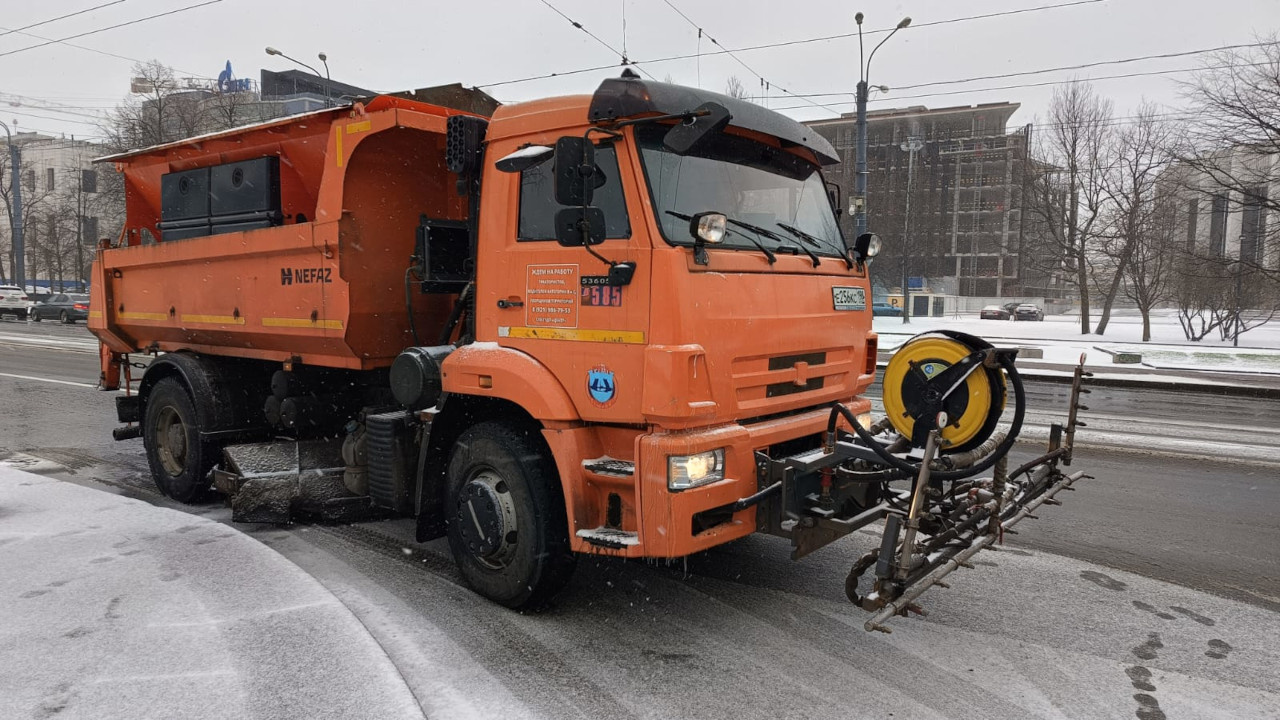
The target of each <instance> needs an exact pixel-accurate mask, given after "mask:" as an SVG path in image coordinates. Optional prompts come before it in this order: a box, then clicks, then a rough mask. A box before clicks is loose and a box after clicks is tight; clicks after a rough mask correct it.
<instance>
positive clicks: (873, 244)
mask: <svg viewBox="0 0 1280 720" xmlns="http://www.w3.org/2000/svg"><path fill="white" fill-rule="evenodd" d="M879 254H880V236H879V235H872V236H871V240H870V241H869V242H867V257H869V258H873V257H875V256H877V255H879Z"/></svg>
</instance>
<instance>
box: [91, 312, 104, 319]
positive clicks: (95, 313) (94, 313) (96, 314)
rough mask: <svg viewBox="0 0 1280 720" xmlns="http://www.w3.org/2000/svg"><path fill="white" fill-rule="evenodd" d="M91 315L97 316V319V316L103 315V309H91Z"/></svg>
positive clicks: (92, 316)
mask: <svg viewBox="0 0 1280 720" xmlns="http://www.w3.org/2000/svg"><path fill="white" fill-rule="evenodd" d="M89 317H91V318H95V319H96V318H100V317H102V311H101V310H90V311H89Z"/></svg>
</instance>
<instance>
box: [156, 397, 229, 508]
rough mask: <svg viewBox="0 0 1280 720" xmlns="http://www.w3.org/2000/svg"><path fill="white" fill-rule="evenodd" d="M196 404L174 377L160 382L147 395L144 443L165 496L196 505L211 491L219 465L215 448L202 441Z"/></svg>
mask: <svg viewBox="0 0 1280 720" xmlns="http://www.w3.org/2000/svg"><path fill="white" fill-rule="evenodd" d="M197 418H198V415H197V414H196V407H195V404H194V403H193V402H192V400H191V396H190V395H189V394H188V393H187V389H186V387H184V386H183V385H182V383H181V382H180V381H179V380H178V379H177V378H174V377H167V378H163V379H161V380H160V381H159V382H157V383H156V384H155V387H153V388H151V394H150V395H148V396H147V408H146V415H145V417H144V418H143V426H142V444H143V446H144V447H145V448H146V451H147V464H148V465H150V466H151V477H152V479H154V480H155V483H156V487H157V488H159V489H160V492H161V493H163V494H164V496H165V497H169V498H173V499H174V500H177V501H178V502H180V503H186V504H191V503H194V502H196V501H197V500H199V499H200V498H201V496H203V495H204V493H205V491H206V490H208V489H209V471H210V470H212V469H213V466H214V465H215V464H216V463H217V456H218V450H217V448H216V447H214V446H212V445H208V444H204V443H202V442H201V441H200V426H199V421H198V419H197Z"/></svg>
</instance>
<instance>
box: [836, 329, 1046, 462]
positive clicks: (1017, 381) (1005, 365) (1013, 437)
mask: <svg viewBox="0 0 1280 720" xmlns="http://www.w3.org/2000/svg"><path fill="white" fill-rule="evenodd" d="M997 360H998V362H999V363H1000V367H1001V368H1002V369H1003V370H1004V371H1005V374H1006V375H1007V376H1008V378H1009V384H1010V385H1012V386H1013V398H1014V401H1013V402H1014V404H1013V422H1012V424H1011V425H1010V426H1009V432H1008V434H1007V435H1005V438H1004V440H1003V441H1002V442H1001V443H1000V444H999V445H997V446H996V448H995V450H993V451H992V452H991V454H990V455H988V456H987V457H985V458H983V459H982V460H980V461H979V462H978V463H976V464H974V465H972V466H971V467H967V468H963V469H960V470H934V471H932V472H930V474H929V476H930V478H931V479H933V480H937V481H951V480H963V479H964V478H968V477H973V476H974V475H977V474H979V473H982V472H984V471H986V470H988V469H990V468H991V467H992V466H993V465H995V464H996V462H998V461H999V460H1000V458H1002V457H1004V456H1005V455H1007V454H1009V451H1010V450H1011V449H1013V443H1014V442H1016V441H1017V439H1018V433H1020V432H1021V431H1022V421H1023V419H1024V418H1025V417H1026V411H1027V396H1026V392H1025V390H1024V389H1023V385H1022V377H1021V376H1020V375H1019V374H1018V370H1017V368H1015V367H1014V362H1013V358H1012V357H1011V356H1009V355H1004V354H1000V355H997ZM840 416H843V417H844V419H845V420H847V421H848V422H849V425H850V426H852V427H853V431H854V432H855V433H856V434H857V435H858V437H859V438H860V439H861V440H862V441H863V442H864V443H866V445H867V446H868V447H869V448H870V449H871V451H872V452H874V453H875V454H876V456H877V457H879V458H880V459H881V460H882V461H883V462H884V463H885V464H886V465H888V466H890V467H892V468H895V469H897V470H900V471H902V472H904V473H907V474H909V476H911V477H915V476H917V475H918V474H919V472H920V466H919V465H918V464H912V463H909V462H907V461H906V460H903V459H901V458H898V457H894V456H893V455H892V454H890V453H889V451H887V450H885V449H884V448H883V447H882V446H881V445H880V443H879V442H876V439H875V436H874V435H872V434H871V433H870V432H868V431H867V430H865V429H864V428H863V427H862V425H861V424H859V423H858V419H857V417H855V416H854V414H853V413H852V412H851V411H850V410H849V408H847V407H845V406H844V405H843V404H841V403H838V402H837V403H834V404H833V405H832V407H831V417H830V418H829V419H828V420H827V436H828V437H833V436H834V433H835V431H836V423H837V422H838V420H839V418H840Z"/></svg>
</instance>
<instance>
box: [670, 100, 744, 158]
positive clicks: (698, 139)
mask: <svg viewBox="0 0 1280 720" xmlns="http://www.w3.org/2000/svg"><path fill="white" fill-rule="evenodd" d="M694 112H695V113H700V114H698V115H695V116H694V117H691V118H689V119H688V120H685V121H684V122H682V123H679V124H677V125H676V126H675V127H673V128H671V129H670V130H668V131H667V134H666V135H664V136H663V138H662V144H663V145H665V146H666V148H667V149H668V150H670V151H671V152H673V153H675V154H677V155H688V154H689V153H691V152H693V151H694V150H695V149H697V147H698V146H699V145H701V144H702V143H704V142H706V140H707V138H709V137H711V136H712V135H714V134H715V133H718V132H720V131H721V130H724V128H725V126H726V125H728V124H729V120H731V119H732V118H733V116H732V115H730V114H729V111H728V110H727V109H725V107H724V106H723V105H721V104H719V103H713V102H708V103H703V104H701V105H699V106H698V107H697V108H696V109H695V110H694Z"/></svg>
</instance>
